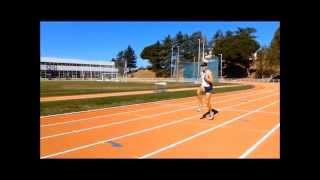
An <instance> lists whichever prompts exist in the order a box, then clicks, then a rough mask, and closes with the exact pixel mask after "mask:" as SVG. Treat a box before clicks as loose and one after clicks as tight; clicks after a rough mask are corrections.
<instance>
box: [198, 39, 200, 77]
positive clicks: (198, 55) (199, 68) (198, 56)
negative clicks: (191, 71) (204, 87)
mask: <svg viewBox="0 0 320 180" xmlns="http://www.w3.org/2000/svg"><path fill="white" fill-rule="evenodd" d="M198 41H199V49H198V75H197V80H199V76H200V38H199V39H198Z"/></svg>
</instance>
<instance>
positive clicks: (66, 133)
mask: <svg viewBox="0 0 320 180" xmlns="http://www.w3.org/2000/svg"><path fill="white" fill-rule="evenodd" d="M261 94H262V93H261ZM255 95H256V94H255ZM249 96H253V95H248V96H245V97H249ZM270 96H275V94H271V95H268V96H263V97H260V98H257V99H255V100H254V101H258V100H260V99H264V98H267V97H270ZM245 97H240V98H235V99H241V98H245ZM233 100H234V99H230V100H229V99H227V100H223V101H218V102H216V103H221V102H227V101H233ZM247 102H248V101H246V102H242V103H247ZM249 102H251V101H249ZM240 104H241V103H240ZM234 106H235V105H232V106H229V107H234ZM195 107H198V106H190V107H188V108H181V109H178V110H174V111H167V112H163V113H157V114H153V115H148V116H141V117H137V118H133V119H129V120H124V121H119V122H113V123H109V124H102V125H98V126H92V127H89V128H83V129H78V130H71V131H68V132H64V133H58V134H54V135H49V136H44V137H41V138H40V140H44V139H48V138H53V137H58V136H63V135H68V134H75V133H80V132H84V131H89V130H92V129H98V128H105V127H109V126H113V125H118V124H124V123H128V122H131V121H136V120H141V119H145V118H151V117H157V116H161V115H165V114H171V113H174V112H178V111H183V110H188V109H193V108H195Z"/></svg>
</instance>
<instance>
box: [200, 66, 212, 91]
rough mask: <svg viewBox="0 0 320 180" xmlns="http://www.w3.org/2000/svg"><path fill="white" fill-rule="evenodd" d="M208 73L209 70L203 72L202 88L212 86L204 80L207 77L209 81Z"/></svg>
mask: <svg viewBox="0 0 320 180" xmlns="http://www.w3.org/2000/svg"><path fill="white" fill-rule="evenodd" d="M208 72H209V70H208V69H207V70H206V71H205V72H203V71H201V86H202V87H209V86H210V84H209V83H208V82H207V81H205V80H204V78H205V77H206V78H207V79H208V76H209V75H208Z"/></svg>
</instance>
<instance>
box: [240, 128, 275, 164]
mask: <svg viewBox="0 0 320 180" xmlns="http://www.w3.org/2000/svg"><path fill="white" fill-rule="evenodd" d="M278 128H280V123H278V124H277V125H276V126H274V127H273V128H272V129H271V130H270V131H268V132H267V133H266V134H265V135H264V136H263V137H262V138H261V139H259V140H258V141H257V142H256V143H255V144H254V145H252V146H251V147H250V148H249V149H247V150H246V151H245V152H244V153H243V154H242V155H241V156H240V157H239V158H240V159H244V158H246V157H247V156H248V155H249V154H250V153H251V152H252V151H254V150H255V149H256V148H257V147H258V146H259V145H260V144H261V143H263V141H265V140H266V139H267V138H268V137H269V136H270V135H271V134H272V133H273V132H275V131H276V130H277V129H278Z"/></svg>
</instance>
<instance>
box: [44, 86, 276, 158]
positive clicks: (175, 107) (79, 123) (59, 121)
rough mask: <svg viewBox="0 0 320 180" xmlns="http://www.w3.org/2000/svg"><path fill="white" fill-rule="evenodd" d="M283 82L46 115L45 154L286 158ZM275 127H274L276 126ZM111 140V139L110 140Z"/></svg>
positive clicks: (131, 156) (106, 156) (53, 155)
mask: <svg viewBox="0 0 320 180" xmlns="http://www.w3.org/2000/svg"><path fill="white" fill-rule="evenodd" d="M279 99H280V91H279V84H267V83H257V84H255V88H253V89H249V90H243V91H236V92H227V93H219V94H214V95H213V98H212V102H213V106H214V108H216V109H218V110H220V112H219V113H218V114H217V115H216V116H215V119H214V120H212V121H210V120H208V119H199V118H200V116H201V113H200V112H197V111H196V109H197V100H196V98H195V97H189V98H181V99H173V100H165V101H158V102H152V103H142V104H136V105H129V106H120V107H114V108H105V109H98V110H93V111H85V112H78V113H68V114H62V115H53V116H44V117H41V118H40V157H41V158H239V157H240V156H244V157H243V158H280V129H279V128H277V127H275V126H276V125H278V124H279V123H280V105H279V103H280V101H279ZM272 129H273V130H272ZM110 141H111V142H110Z"/></svg>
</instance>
